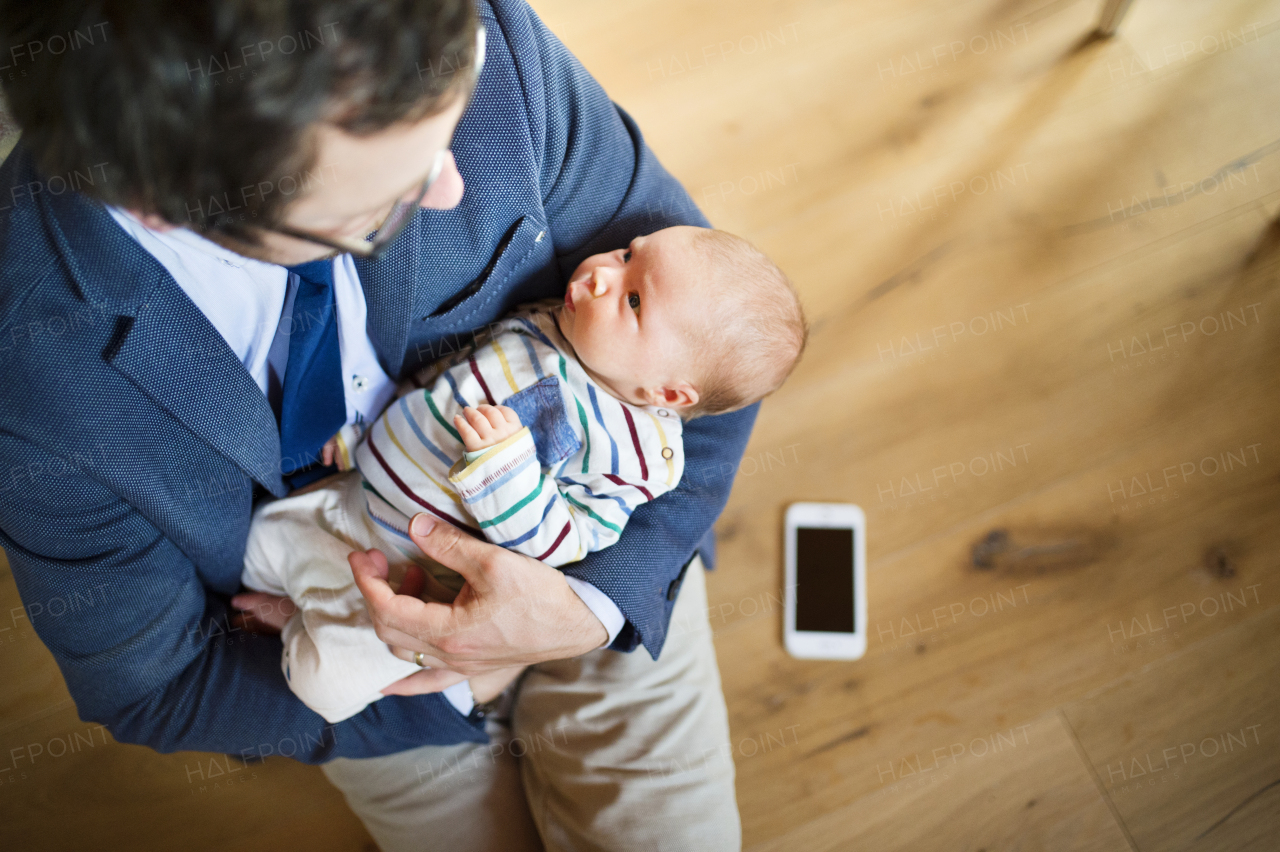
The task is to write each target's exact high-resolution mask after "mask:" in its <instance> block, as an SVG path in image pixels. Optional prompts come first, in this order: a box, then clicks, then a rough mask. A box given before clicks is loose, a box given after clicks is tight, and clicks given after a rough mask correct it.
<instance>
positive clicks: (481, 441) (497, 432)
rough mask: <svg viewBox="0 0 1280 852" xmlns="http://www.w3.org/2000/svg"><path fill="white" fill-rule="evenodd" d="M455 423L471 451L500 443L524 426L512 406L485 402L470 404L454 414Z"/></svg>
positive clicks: (463, 443) (464, 442)
mask: <svg viewBox="0 0 1280 852" xmlns="http://www.w3.org/2000/svg"><path fill="white" fill-rule="evenodd" d="M453 425H454V428H456V429H457V430H458V434H459V435H461V436H462V446H464V447H466V448H467V452H469V453H475V452H479V451H480V450H486V449H488V448H489V447H492V446H494V445H495V444H500V443H502V442H503V441H505V440H507V439H508V438H510V437H511V436H512V435H514V434H515V433H517V432H519V431H520V430H521V429H522V428H523V427H522V426H521V425H520V415H518V414H516V413H515V412H514V411H512V410H511V409H510V408H507V407H506V406H505V405H487V404H485V403H483V402H482V403H480V404H479V405H478V406H476V407H475V408H472V407H471V406H469V405H468V406H467V407H466V408H464V409H462V413H461V414H455V415H453Z"/></svg>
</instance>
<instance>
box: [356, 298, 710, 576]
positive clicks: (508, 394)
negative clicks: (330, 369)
mask: <svg viewBox="0 0 1280 852" xmlns="http://www.w3.org/2000/svg"><path fill="white" fill-rule="evenodd" d="M562 304H563V303H562V302H561V301H560V300H558V299H551V300H546V301H543V302H538V303H535V304H532V305H526V306H524V307H523V308H521V309H520V310H519V311H517V312H516V313H514V314H511V315H509V316H508V317H506V318H504V319H503V320H500V321H499V322H496V323H493V324H492V325H491V326H490V327H489V329H488V331H487V332H485V334H484V336H483V337H481V338H480V339H479V341H478V343H477V345H476V346H474V347H473V348H471V349H470V350H464V351H463V352H460V353H459V354H457V355H455V356H453V357H452V358H450V359H449V360H448V361H446V362H442V363H438V364H436V365H433V366H432V367H430V368H428V369H427V370H425V371H424V372H423V373H422V374H420V375H419V379H420V382H419V383H420V384H422V385H424V386H423V387H421V389H416V390H412V391H410V392H409V393H406V394H404V395H403V396H401V397H400V398H399V399H398V400H397V401H396V402H394V403H392V404H391V406H390V407H388V409H387V410H386V411H385V412H384V413H383V415H382V416H381V417H380V418H378V420H377V421H375V422H374V423H373V425H372V426H370V427H369V428H368V429H367V431H366V432H365V435H364V438H363V440H362V441H361V442H360V443H359V444H358V446H356V448H355V451H354V453H353V454H352V455H353V457H354V462H355V465H356V467H357V468H358V469H359V470H360V475H361V477H362V478H363V480H364V490H365V498H366V504H367V509H368V512H369V515H370V517H371V518H372V520H373V521H374V522H375V523H376V524H378V525H379V526H380V527H381V528H383V529H384V530H385V531H387V532H388V533H390V534H392V537H393V538H395V539H397V540H402V541H403V542H404V544H405V546H406V548H407V549H408V550H407V551H406V552H409V551H410V550H411V551H415V552H416V551H417V548H416V547H414V546H413V545H412V543H411V542H410V540H409V539H408V537H407V535H406V533H407V530H408V525H409V519H410V518H411V517H412V516H413V515H415V514H417V513H419V512H429V513H431V514H432V515H435V516H436V517H438V518H443V519H444V520H447V521H449V522H450V523H452V524H454V525H456V526H458V527H461V528H463V529H465V530H467V531H468V532H470V533H471V534H473V535H475V536H477V537H483V538H485V539H488V540H489V541H491V542H493V543H495V544H499V545H501V546H503V547H507V548H511V549H512V550H516V551H519V552H520V553H523V554H526V555H528V556H532V557H533V558H535V559H538V560H540V561H543V562H546V563H547V564H549V565H552V566H560V565H565V564H567V563H570V562H576V561H578V560H579V559H582V558H583V556H585V555H586V554H587V553H589V552H591V551H595V550H600V549H602V548H605V547H608V546H609V545H611V544H613V543H614V542H615V541H617V540H618V537H619V536H620V535H621V534H622V528H623V527H624V526H625V525H626V523H627V520H628V518H630V517H631V513H632V512H633V511H634V510H635V509H636V507H637V506H639V505H640V504H642V503H644V502H646V501H648V500H652V499H654V498H655V497H657V496H658V495H660V494H662V493H664V492H666V491H670V490H671V489H672V488H675V487H676V485H677V483H679V481H680V476H681V474H682V473H683V470H684V450H683V446H682V442H681V431H682V428H681V427H682V424H681V421H680V418H679V416H677V415H676V413H675V412H674V411H672V410H671V409H668V408H660V407H658V406H637V405H632V404H630V403H627V402H623V401H621V400H619V399H617V398H615V397H613V396H611V395H609V394H608V393H605V392H604V391H603V390H601V388H600V387H599V386H598V385H597V384H596V383H595V382H593V381H592V380H591V379H590V378H589V377H588V376H587V374H586V372H585V371H584V370H583V368H582V365H581V364H579V363H578V361H577V360H576V358H574V356H573V354H572V353H573V347H572V346H570V345H569V343H568V341H566V340H565V339H564V337H562V336H561V334H560V330H559V328H558V326H557V325H556V321H555V316H554V313H553V309H554V308H556V307H558V306H559V305H562ZM486 402H487V403H489V404H490V405H506V406H509V407H511V408H512V409H514V410H515V411H516V413H517V414H519V415H520V422H521V424H522V425H523V427H524V428H523V429H521V430H520V431H519V432H517V433H516V434H515V435H512V436H511V437H510V438H508V439H506V440H505V441H502V442H501V443H499V444H497V445H495V446H493V447H490V448H489V449H487V450H485V451H484V453H483V455H480V456H479V457H477V458H475V459H474V460H473V461H471V462H470V463H468V462H467V461H466V459H465V458H464V447H463V445H462V439H461V438H460V437H459V435H458V433H457V430H455V429H454V426H453V417H454V415H455V414H460V413H461V412H462V409H463V407H464V406H467V405H471V406H475V405H478V404H480V403H486Z"/></svg>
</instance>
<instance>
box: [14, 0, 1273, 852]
mask: <svg viewBox="0 0 1280 852" xmlns="http://www.w3.org/2000/svg"><path fill="white" fill-rule="evenodd" d="M534 5H535V7H536V8H537V9H538V11H539V12H540V13H541V14H542V15H543V16H544V17H545V19H546V20H547V22H548V23H549V24H550V25H551V27H552V29H553V30H554V31H555V32H557V33H558V34H560V36H561V37H562V38H563V39H564V41H565V42H566V43H567V44H568V45H569V47H570V48H571V49H572V50H574V52H575V53H577V55H578V56H579V57H580V58H581V59H582V60H583V62H584V63H585V64H586V66H587V67H588V68H589V69H590V70H592V71H593V72H594V73H595V74H596V76H597V77H598V78H599V79H600V80H601V81H602V82H603V83H604V85H605V87H606V88H607V89H608V91H609V92H610V94H611V95H612V96H613V97H614V99H615V100H617V101H618V102H619V103H620V104H622V105H623V106H624V107H625V108H626V109H628V110H629V111H630V112H631V113H632V115H634V116H635V117H636V119H637V120H638V121H639V123H640V125H641V127H642V128H644V130H645V131H646V133H647V136H648V138H649V141H650V143H651V144H652V145H653V147H654V148H655V149H656V150H657V152H658V153H659V155H660V156H661V157H662V158H663V160H664V162H665V163H666V164H667V166H668V167H669V168H670V169H671V170H672V171H673V173H674V174H675V175H677V176H678V177H679V178H680V179H681V180H682V181H683V182H684V184H685V185H686V186H687V187H688V188H689V189H690V191H691V192H692V193H693V195H694V197H695V199H696V200H697V201H698V202H699V203H700V204H701V205H702V206H703V208H704V210H705V211H706V212H707V214H708V215H709V216H710V217H711V219H712V220H713V222H715V223H716V224H717V225H718V226H720V227H723V228H726V229H729V230H732V231H735V232H737V233H740V234H742V235H744V236H746V237H748V238H750V239H752V240H753V241H755V242H756V243H757V244H758V245H759V246H760V247H761V248H763V249H764V250H765V251H767V252H768V253H769V254H770V255H772V256H773V257H774V258H775V259H776V260H777V261H778V262H779V263H780V264H781V265H782V266H783V268H784V269H786V270H787V271H788V272H789V273H790V274H791V275H792V277H793V278H794V280H795V282H796V284H797V286H798V287H799V289H800V291H801V294H802V296H803V297H804V300H805V302H806V305H807V307H808V311H809V315H810V318H811V320H812V325H813V337H812V343H811V348H810V350H809V353H808V355H807V356H806V359H805V361H804V362H803V363H802V364H801V365H800V367H799V368H798V370H797V371H796V373H795V375H794V377H793V378H792V379H791V380H790V382H789V383H788V385H787V386H786V387H785V388H784V389H783V390H782V391H780V392H779V393H778V394H777V395H776V396H775V397H774V398H772V399H771V400H769V401H768V402H767V403H766V404H765V406H764V409H763V411H762V413H761V416H760V420H759V424H758V426H757V428H756V432H755V437H754V439H753V441H752V443H751V446H750V448H749V451H748V455H747V458H746V460H745V461H744V462H743V467H742V469H741V471H740V473H739V476H738V480H737V483H736V485H735V488H734V492H733V496H732V499H731V500H730V503H729V507H728V509H727V510H726V512H725V515H724V517H723V518H722V520H721V521H720V524H719V526H718V530H719V532H720V540H721V550H720V569H719V570H718V571H716V572H715V573H714V574H713V575H712V576H711V578H710V597H711V613H710V615H711V619H712V624H713V627H714V628H715V630H716V637H717V643H716V644H717V652H718V654H719V660H720V665H721V671H722V674H723V679H724V688H725V693H726V696H727V698H728V703H729V712H730V721H731V725H732V735H733V743H734V748H735V754H736V760H737V768H738V800H739V805H740V806H741V810H742V817H743V829H744V840H745V845H746V847H747V848H748V849H751V850H806V852H821V850H897V849H903V850H948V852H950V850H967V852H978V850H987V852H996V850H1015V849H1016V850H1042V849H1044V850H1100V851H1101V850H1108V851H1109V850H1125V849H1133V850H1142V852H1156V851H1157V850H1196V852H1199V851H1200V850H1275V849H1277V848H1280V840H1277V839H1276V838H1277V837H1278V836H1280V783H1278V782H1280V677H1278V676H1277V675H1278V669H1280V665H1278V661H1280V608H1277V603H1280V570H1278V569H1280V556H1278V555H1277V554H1280V379H1277V363H1280V328H1278V326H1280V315H1278V311H1280V292H1278V290H1277V286H1276V285H1277V281H1278V280H1280V228H1276V227H1275V226H1273V225H1272V224H1271V223H1274V222H1276V220H1277V215H1278V214H1280V156H1277V154H1278V153H1280V108H1278V107H1280V82H1278V80H1280V2H1277V0H1269V1H1268V2H1249V0H1184V2H1156V0H1137V2H1136V3H1135V4H1134V7H1133V8H1132V10H1131V11H1130V13H1129V16H1128V17H1127V18H1126V19H1125V21H1124V23H1123V27H1122V29H1121V32H1120V34H1119V35H1118V36H1117V37H1116V38H1115V39H1114V40H1111V41H1094V40H1090V39H1088V38H1087V33H1088V32H1089V31H1090V29H1091V27H1092V24H1093V22H1094V20H1095V18H1096V15H1097V13H1098V10H1099V6H1100V4H1099V3H1097V2H1094V0H1088V2H1085V0H1079V2H1069V1H1067V0H1053V2H1043V0H1026V2H1021V0H960V2H954V0H879V2H843V3H837V2H832V0H801V2H790V3H781V2H770V0H742V1H741V2H729V0H716V2H701V3H679V2H672V0H611V2H609V3H600V2H588V0H537V2H535V4H534ZM797 500H823V501H826V500H829V501H842V502H853V503H857V504H859V505H861V506H862V507H863V508H864V509H865V510H866V513H867V516H868V525H869V530H868V554H869V557H870V572H869V595H870V607H869V616H870V623H871V633H870V647H869V650H868V652H867V655H866V657H865V658H864V659H862V660H860V661H857V662H852V663H831V662H802V661H797V660H793V659H791V658H789V657H788V656H787V655H786V654H785V653H784V651H783V648H782V642H781V613H780V611H779V601H780V597H781V592H780V590H781V585H782V579H781V573H782V569H781V561H780V552H781V533H782V514H783V511H784V509H785V507H786V505H787V504H789V503H791V502H793V501H797ZM0 603H2V604H3V607H2V608H0V611H6V612H7V611H8V610H9V608H10V607H17V606H19V602H18V598H17V595H16V592H15V590H14V585H13V581H12V578H11V577H9V576H8V575H7V573H6V574H5V575H4V576H3V579H2V580H0ZM9 621H10V619H9V617H8V616H0V680H2V681H3V683H4V684H5V687H4V691H3V697H2V698H0V763H3V762H4V761H6V759H7V756H8V755H9V754H10V753H11V749H14V750H16V751H17V752H19V753H23V752H24V750H26V751H29V750H30V749H29V748H28V746H29V745H30V744H41V745H42V746H43V749H44V756H41V757H39V758H37V759H36V760H35V761H34V763H32V762H27V763H24V764H23V765H22V767H20V768H19V769H17V770H16V771H15V772H11V773H9V774H7V775H0V820H2V821H3V824H4V826H5V832H4V837H5V840H6V843H5V845H6V846H7V847H9V848H16V849H45V848H50V849H52V848H73V847H74V848H97V849H116V848H128V849H143V848H156V849H160V848H165V849H172V848H181V849H185V850H203V849H210V850H212V849H223V848H238V849H259V848H273V847H274V848H279V847H281V846H284V847H285V848H306V849H313V850H344V849H357V848H361V845H362V844H367V843H368V839H367V837H366V836H365V835H364V833H363V830H362V829H361V828H360V826H359V824H358V822H356V821H355V819H354V818H353V817H351V816H350V814H349V813H347V812H346V811H345V809H344V807H343V806H342V803H341V799H340V797H339V796H338V794H337V793H336V792H334V791H333V790H332V789H331V788H329V787H328V785H327V784H326V783H325V781H324V779H323V777H322V776H321V775H320V773H319V772H318V771H317V770H315V769H312V768H307V767H303V766H299V765H297V764H293V763H290V762H288V761H284V760H280V761H268V762H267V763H266V764H265V765H262V766H259V767H257V768H256V769H253V768H251V769H249V770H242V771H240V772H235V773H229V774H225V775H218V774H217V772H218V771H219V769H220V767H219V765H218V764H217V763H216V761H215V760H214V758H211V757H210V756H208V755H196V754H192V753H188V754H178V755H169V756H161V755H156V754H153V753H151V752H149V751H147V750H146V749H142V748H137V747H132V746H122V745H116V744H114V743H110V742H109V737H105V736H104V734H103V732H101V731H100V730H99V729H97V728H96V727H94V726H89V725H85V724H83V723H80V722H79V721H78V720H77V717H76V715H75V710H74V707H73V705H72V704H71V703H70V701H69V700H68V698H67V693H66V691H65V688H64V686H63V684H62V680H61V677H60V676H59V674H58V671H57V669H56V667H55V666H54V665H53V662H52V659H51V657H50V656H49V655H48V653H47V652H46V651H45V650H44V649H43V647H42V646H41V645H40V643H39V641H38V639H37V638H36V637H35V635H34V633H33V632H32V631H31V629H30V627H29V625H27V624H26V623H25V622H21V621H19V622H18V623H15V624H12V625H11V624H10V623H9ZM77 734H78V735H79V736H80V737H81V738H83V739H90V740H92V741H93V742H94V743H95V745H94V746H92V747H89V746H85V745H83V741H82V740H81V741H80V742H81V745H80V746H79V748H78V749H76V750H75V753H74V754H66V755H64V756H61V757H56V758H54V757H50V756H49V755H50V754H51V753H52V751H54V750H57V748H58V745H57V743H58V742H60V741H69V740H71V739H74V737H76V736H77ZM64 748H65V745H64ZM10 762H11V761H10ZM4 765H8V764H7V763H5V764H4ZM201 779H203V783H201ZM201 791H203V792H201ZM10 843H13V844H14V845H12V846H10Z"/></svg>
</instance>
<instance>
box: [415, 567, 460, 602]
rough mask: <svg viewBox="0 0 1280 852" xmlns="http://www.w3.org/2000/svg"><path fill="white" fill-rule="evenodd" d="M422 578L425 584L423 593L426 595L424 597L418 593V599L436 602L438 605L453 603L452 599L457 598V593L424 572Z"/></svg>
mask: <svg viewBox="0 0 1280 852" xmlns="http://www.w3.org/2000/svg"><path fill="white" fill-rule="evenodd" d="M423 578H424V580H425V583H426V585H425V587H424V588H423V592H425V593H426V595H425V596H424V595H423V594H422V593H419V594H418V597H420V598H423V599H424V600H433V601H438V602H440V603H453V599H454V598H456V597H457V596H458V593H457V592H455V591H454V590H453V589H451V588H449V587H448V586H446V585H445V584H444V583H441V582H440V581H439V580H437V579H436V578H435V577H432V576H431V575H430V574H428V573H426V572H425V571H424V572H423Z"/></svg>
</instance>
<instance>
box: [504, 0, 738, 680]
mask: <svg viewBox="0 0 1280 852" xmlns="http://www.w3.org/2000/svg"><path fill="white" fill-rule="evenodd" d="M494 9H495V12H496V14H497V15H498V19H499V22H500V23H501V24H502V25H503V27H504V28H505V29H506V30H508V31H509V38H510V39H511V41H512V43H513V52H514V54H515V56H516V62H517V67H518V70H519V72H520V74H521V76H522V79H523V80H524V81H525V83H526V85H525V91H526V94H527V97H529V99H530V104H529V115H530V117H531V121H533V125H532V127H531V132H532V134H533V138H534V140H535V144H540V145H541V153H542V175H541V184H542V190H543V205H544V209H545V211H546V215H547V221H548V224H549V228H550V231H551V235H552V236H553V238H554V244H555V246H556V253H557V259H558V261H559V264H560V270H561V273H562V274H563V275H564V276H565V277H567V276H568V275H569V274H570V273H571V272H572V271H573V269H574V268H575V267H576V266H577V264H578V263H579V262H581V260H582V259H583V258H585V257H587V256H589V255H591V254H594V253H597V252H600V251H607V250H611V249H615V248H618V247H619V246H622V245H625V244H626V243H628V242H629V241H630V240H631V239H633V238H634V237H636V236H638V235H642V234H650V233H653V232H654V231H657V230H660V229H662V228H665V227H669V226H671V225H696V226H702V227H707V226H708V225H709V223H708V222H707V219H706V217H704V216H703V215H702V213H701V211H699V210H698V207H697V205H696V204H694V203H693V200H692V199H691V198H690V197H689V194H688V193H687V192H686V191H685V190H684V187H682V186H681V185H680V183H679V182H678V181H677V180H675V178H673V177H672V176H671V175H670V174H668V173H667V171H666V170H665V169H664V168H663V167H662V165H661V164H660V163H659V162H658V160H657V158H656V157H655V156H654V155H653V152H652V151H650V150H649V147H648V146H647V145H646V144H645V142H644V139H643V137H642V136H641V134H640V129H639V128H638V127H637V126H636V124H635V122H634V121H632V119H631V117H630V116H628V115H627V114H626V113H625V112H624V111H623V110H622V109H621V108H620V107H618V106H617V105H615V104H614V103H613V102H611V101H610V100H609V97H608V96H607V95H606V94H605V92H604V90H603V89H602V88H601V87H600V85H599V84H598V83H597V82H596V81H595V80H594V79H593V78H592V77H591V75H590V74H588V73H587V72H586V70H585V69H584V68H583V67H582V65H581V64H580V63H579V62H578V60H577V59H576V58H574V56H573V55H572V54H571V53H569V51H568V50H567V49H566V48H565V47H564V45H563V44H561V43H560V41H559V39H557V38H556V37H555V36H554V35H553V34H552V33H551V32H550V31H549V30H547V28H546V26H545V25H543V23H542V22H541V21H540V20H538V18H537V16H536V15H535V14H534V13H533V11H532V10H530V9H529V8H528V6H527V5H525V4H524V3H523V2H497V3H494ZM515 32H520V33H521V34H523V33H528V36H527V38H528V39H529V40H530V41H532V43H533V49H528V48H525V49H519V48H520V43H521V41H522V39H523V38H524V36H523V35H520V36H512V35H510V34H511V33H515ZM538 116H542V117H543V120H542V121H536V120H534V119H535V117H538ZM758 408H759V405H758V404H756V405H752V406H750V407H748V408H745V409H742V410H740V411H736V412H732V413H730V414H722V415H719V416H715V417H702V418H698V419H696V420H692V421H690V422H689V423H688V424H686V426H685V429H684V451H685V473H684V477H683V478H682V479H681V481H680V484H679V486H678V487H677V488H676V489H675V490H673V491H671V492H669V493H668V494H666V495H665V496H663V497H662V498H661V499H659V500H655V501H653V502H649V503H646V504H644V505H643V506H641V507H640V508H639V509H637V510H636V511H635V513H634V514H633V515H632V517H631V519H630V521H629V522H628V524H627V527H626V529H625V531H624V532H623V534H622V537H621V539H620V540H619V541H618V543H617V544H615V545H614V546H612V547H609V548H606V549H604V550H600V551H597V552H595V553H591V554H589V555H588V556H587V557H586V558H584V559H583V560H582V561H581V562H576V563H574V564H573V565H571V566H568V567H567V568H565V572H566V573H567V574H569V575H571V576H574V577H577V578H578V579H580V580H584V581H586V582H588V583H591V584H592V585H593V586H595V587H596V588H598V589H600V590H601V591H602V592H604V593H605V594H606V595H608V596H609V598H610V599H612V600H613V601H614V603H616V604H617V605H618V608H619V609H620V610H621V611H622V613H623V615H625V616H626V618H627V622H628V623H627V625H626V626H624V627H623V629H622V631H621V632H620V633H619V634H618V637H617V639H615V640H614V643H613V644H612V645H611V646H610V647H612V648H614V649H615V650H621V651H630V650H634V649H635V647H636V646H637V645H639V644H640V643H642V642H643V644H644V646H645V647H646V648H647V649H648V650H649V653H650V654H651V655H653V657H654V658H655V659H656V658H657V656H658V653H659V652H660V651H661V650H662V645H663V642H664V641H665V639H666V634H667V625H668V622H669V620H670V617H671V609H672V607H673V606H674V598H675V595H674V592H673V591H672V592H670V593H669V590H672V589H678V582H677V578H678V577H679V576H680V575H681V571H682V568H683V566H684V565H686V564H687V563H688V561H689V560H690V558H691V557H692V556H693V554H694V552H695V550H696V549H697V548H698V546H699V543H700V542H702V541H703V539H704V536H706V535H707V533H708V532H709V531H710V529H711V526H712V524H714V523H715V520H716V518H717V517H718V516H719V515H720V512H721V510H723V509H724V506H725V503H726V502H727V501H728V498H729V490H730V487H731V486H732V485H733V474H734V472H736V470H737V467H738V463H739V461H740V460H741V458H742V453H743V451H744V450H745V448H746V445H747V439H748V438H749V437H750V435H751V427H752V425H753V424H754V422H755V417H756V412H757V411H758ZM708 555H709V554H708Z"/></svg>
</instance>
